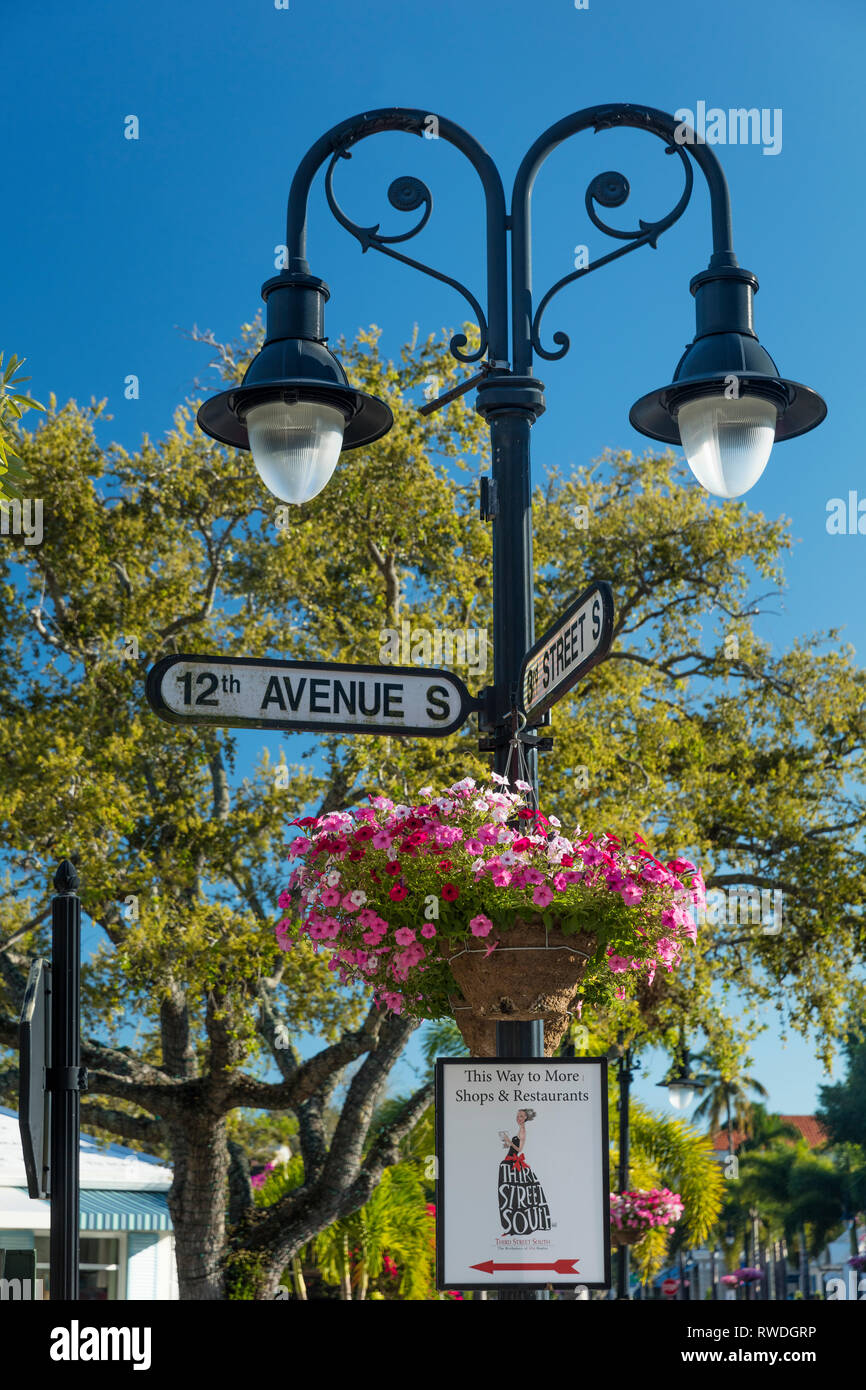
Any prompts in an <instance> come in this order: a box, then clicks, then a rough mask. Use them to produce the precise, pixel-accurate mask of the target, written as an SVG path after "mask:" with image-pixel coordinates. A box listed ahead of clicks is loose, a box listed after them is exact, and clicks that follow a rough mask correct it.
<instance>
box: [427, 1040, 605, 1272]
mask: <svg viewBox="0 0 866 1390" xmlns="http://www.w3.org/2000/svg"><path fill="white" fill-rule="evenodd" d="M436 1147H437V1158H438V1175H439V1176H438V1185H437V1200H436V1216H437V1232H436V1239H437V1284H438V1287H439V1288H441V1289H488V1288H494V1289H495V1288H497V1287H500V1286H502V1285H505V1284H521V1285H523V1286H525V1287H535V1288H544V1287H546V1286H547V1285H548V1284H554V1285H560V1286H563V1285H575V1284H583V1285H586V1286H587V1287H588V1288H609V1287H610V1196H609V1193H610V1183H609V1172H608V1127H607V1061H606V1059H605V1058H603V1057H575V1058H557V1057H538V1058H530V1059H521V1060H519V1061H512V1060H497V1059H490V1058H487V1059H485V1058H470V1057H461V1058H443V1059H440V1061H439V1062H437V1064H436Z"/></svg>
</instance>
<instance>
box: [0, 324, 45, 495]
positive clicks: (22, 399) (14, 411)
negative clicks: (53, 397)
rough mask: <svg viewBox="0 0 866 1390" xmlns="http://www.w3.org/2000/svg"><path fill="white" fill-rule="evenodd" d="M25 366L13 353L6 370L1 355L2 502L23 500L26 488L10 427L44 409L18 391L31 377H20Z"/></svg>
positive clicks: (0, 355) (0, 486)
mask: <svg viewBox="0 0 866 1390" xmlns="http://www.w3.org/2000/svg"><path fill="white" fill-rule="evenodd" d="M23 365H24V359H23V358H20V359H19V358H18V357H17V356H16V354H15V353H13V354H12V356H11V357H10V358H9V361H8V362H7V363H6V366H5V367H4V366H3V353H2V352H0V501H4V500H5V501H8V500H9V498H10V497H20V496H21V493H22V489H23V488H24V486H26V482H25V474H24V470H23V466H22V463H21V459H20V458H19V456H18V454H17V453H16V452H15V448H14V439H15V436H14V434H13V432H12V431H11V430H10V428H9V426H10V424H11V423H13V422H14V421H17V420H20V419H21V417H22V415H23V414H24V412H25V411H26V410H44V409H45V407H44V406H43V405H40V404H39V402H38V401H35V400H34V399H33V397H32V396H28V395H25V394H23V393H22V392H21V391H20V390H19V389H18V388H19V387H21V386H23V385H24V382H25V381H29V380H30V378H29V376H22V375H21V368H22V367H23Z"/></svg>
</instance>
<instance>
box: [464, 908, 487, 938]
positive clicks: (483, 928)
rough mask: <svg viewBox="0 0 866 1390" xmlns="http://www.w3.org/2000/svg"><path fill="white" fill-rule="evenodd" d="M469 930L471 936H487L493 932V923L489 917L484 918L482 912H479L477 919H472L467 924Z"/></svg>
mask: <svg viewBox="0 0 866 1390" xmlns="http://www.w3.org/2000/svg"><path fill="white" fill-rule="evenodd" d="M469 930H470V931H471V933H472V935H473V936H489V934H490V932H491V931H492V930H493V923H492V922H491V920H490V918H489V917H485V916H484V913H483V912H479V914H478V916H477V917H473V918H472V920H471V922H470V923H469Z"/></svg>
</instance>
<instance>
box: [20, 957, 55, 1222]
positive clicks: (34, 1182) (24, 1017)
mask: <svg viewBox="0 0 866 1390" xmlns="http://www.w3.org/2000/svg"><path fill="white" fill-rule="evenodd" d="M18 1049H19V1077H20V1081H19V1092H18V1095H19V1101H18V1128H19V1130H20V1131H21V1148H22V1151H23V1154H24V1169H25V1172H26V1174H27V1191H28V1193H29V1194H30V1196H31V1197H36V1198H43V1199H44V1198H46V1197H50V1196H51V1092H50V1090H49V1089H48V1086H47V1084H46V1081H47V1077H46V1069H47V1068H48V1067H50V1066H51V965H50V963H49V962H48V961H47V960H46V959H45V958H44V957H43V956H38V957H37V959H36V960H35V961H34V962H33V964H32V965H31V967H30V974H29V976H28V978H27V988H26V989H25V992H24V1003H23V1005H22V1007H21V1017H20V1019H19V1022H18Z"/></svg>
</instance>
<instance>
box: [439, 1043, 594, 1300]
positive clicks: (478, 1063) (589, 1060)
mask: <svg viewBox="0 0 866 1390" xmlns="http://www.w3.org/2000/svg"><path fill="white" fill-rule="evenodd" d="M577 1065H580V1066H583V1067H588V1066H591V1067H597V1068H598V1070H599V1099H600V1106H599V1108H600V1125H599V1128H600V1131H601V1135H600V1137H601V1155H600V1158H601V1181H602V1188H603V1211H602V1232H603V1245H604V1276H603V1281H602V1282H597V1281H592V1280H588V1279H584V1278H582V1277H580V1272H579V1271H577V1277H576V1278H573V1279H571V1280H570V1281H569V1282H567V1283H563V1282H562V1274H561V1272H559V1273H554V1275H553V1277H552V1278H550V1279H546V1280H545V1281H544V1282H543V1283H530V1282H528V1281H527V1282H524V1281H523V1280H509V1281H508V1282H507V1283H505V1284H501V1283H500V1284H498V1283H497V1282H496V1278H495V1274H491V1276H490V1278H489V1279H487V1280H486V1281H485V1282H484V1283H469V1282H466V1281H464V1280H461V1281H460V1282H459V1283H447V1282H446V1281H445V1186H446V1157H445V1156H446V1144H445V1104H444V1083H445V1069H446V1067H463V1068H466V1067H472V1068H476V1069H477V1068H483V1067H499V1068H502V1069H505V1070H508V1069H513V1068H517V1067H527V1068H528V1067H533V1066H534V1067H538V1068H544V1067H548V1068H551V1067H552V1068H571V1067H575V1066H577ZM492 1084H494V1085H498V1083H492ZM434 1117H435V1124H434V1134H435V1146H436V1196H435V1202H436V1288H437V1289H439V1290H442V1291H446V1290H450V1289H457V1290H462V1289H469V1290H482V1289H486V1290H487V1291H488V1292H489V1291H490V1290H491V1289H492V1290H499V1289H547V1288H551V1287H552V1288H554V1289H575V1288H586V1289H609V1288H611V1281H612V1262H611V1241H610V1123H609V1114H608V1059H607V1057H605V1056H601V1057H438V1058H437V1059H436V1069H435V1077H434ZM579 1259H580V1256H575V1257H574V1260H573V1261H572V1260H564V1259H560V1260H558V1261H555V1262H554V1263H562V1264H568V1263H574V1262H576V1261H577V1260H579ZM551 1268H552V1267H551Z"/></svg>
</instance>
